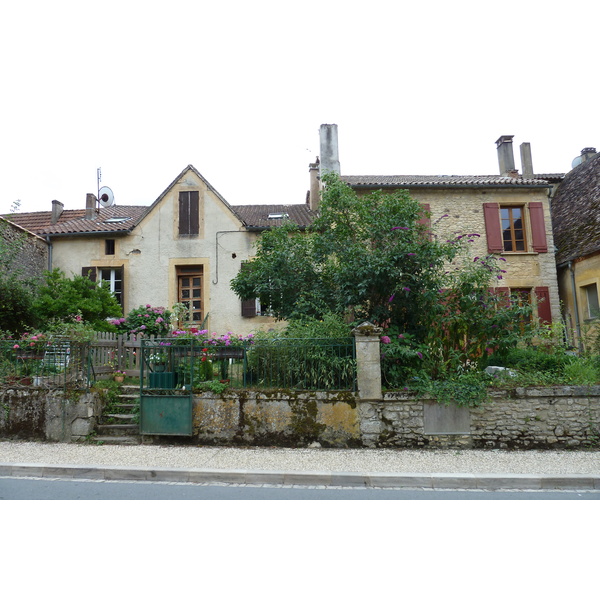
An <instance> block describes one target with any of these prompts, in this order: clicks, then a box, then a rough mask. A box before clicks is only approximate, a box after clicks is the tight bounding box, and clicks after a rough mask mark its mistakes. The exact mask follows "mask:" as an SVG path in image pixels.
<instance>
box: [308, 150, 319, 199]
mask: <svg viewBox="0 0 600 600" xmlns="http://www.w3.org/2000/svg"><path fill="white" fill-rule="evenodd" d="M308 173H309V176H310V189H309V191H308V208H310V210H313V211H317V210H319V199H320V195H321V186H320V184H319V157H318V156H317V160H316V161H315V162H314V163H310V164H309V165H308Z"/></svg>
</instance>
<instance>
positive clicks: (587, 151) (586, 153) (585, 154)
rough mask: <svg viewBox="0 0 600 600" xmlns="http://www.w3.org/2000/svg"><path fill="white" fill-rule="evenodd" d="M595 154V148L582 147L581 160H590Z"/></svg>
mask: <svg viewBox="0 0 600 600" xmlns="http://www.w3.org/2000/svg"><path fill="white" fill-rule="evenodd" d="M594 154H596V148H584V149H583V150H582V151H581V162H585V161H586V160H590V158H592V157H593V156H594Z"/></svg>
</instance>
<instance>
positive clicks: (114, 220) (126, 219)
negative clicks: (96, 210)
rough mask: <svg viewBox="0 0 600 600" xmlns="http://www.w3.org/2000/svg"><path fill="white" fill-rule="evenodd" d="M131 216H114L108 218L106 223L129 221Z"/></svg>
mask: <svg viewBox="0 0 600 600" xmlns="http://www.w3.org/2000/svg"><path fill="white" fill-rule="evenodd" d="M129 219H131V217H112V218H110V219H106V221H104V222H105V223H124V222H125V221H129Z"/></svg>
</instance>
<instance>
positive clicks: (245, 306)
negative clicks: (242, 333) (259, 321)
mask: <svg viewBox="0 0 600 600" xmlns="http://www.w3.org/2000/svg"><path fill="white" fill-rule="evenodd" d="M255 316H256V298H252V300H242V317H255Z"/></svg>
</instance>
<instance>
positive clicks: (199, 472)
mask: <svg viewBox="0 0 600 600" xmlns="http://www.w3.org/2000/svg"><path fill="white" fill-rule="evenodd" d="M0 477H58V478H67V479H97V480H106V481H157V482H170V483H173V482H178V483H203V484H207V483H228V484H237V485H300V486H315V485H318V486H333V487H367V488H370V487H372V488H419V489H422V488H424V489H436V490H440V489H469V490H600V475H506V474H470V473H341V472H323V471H308V472H307V471H305V472H300V471H290V472H284V471H248V470H221V469H150V468H144V467H139V468H136V467H98V466H86V465H44V464H25V463H23V464H6V463H0Z"/></svg>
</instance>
